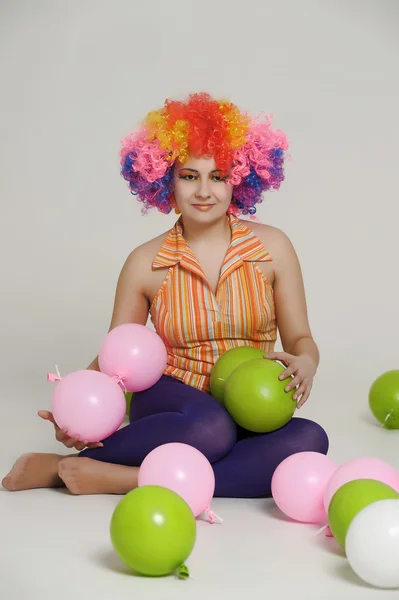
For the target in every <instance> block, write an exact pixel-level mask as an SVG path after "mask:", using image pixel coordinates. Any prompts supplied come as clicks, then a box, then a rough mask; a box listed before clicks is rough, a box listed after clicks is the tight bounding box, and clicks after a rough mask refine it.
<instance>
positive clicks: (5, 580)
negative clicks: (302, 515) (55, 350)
mask: <svg viewBox="0 0 399 600" xmlns="http://www.w3.org/2000/svg"><path fill="white" fill-rule="evenodd" d="M39 387H40V389H39ZM39 387H38V389H37V390H36V391H32V394H31V396H30V398H29V399H26V400H25V402H26V404H25V405H24V407H23V410H21V404H20V397H19V396H18V395H17V393H16V392H15V390H14V391H12V389H11V386H10V388H9V389H8V390H3V393H5V394H6V397H7V402H6V403H4V404H5V407H4V409H3V408H2V424H1V425H0V428H1V436H0V438H1V446H2V451H1V452H0V473H1V475H2V476H3V474H5V473H6V472H7V471H8V470H9V468H10V466H11V464H12V463H13V461H14V460H15V459H16V458H17V456H19V455H20V454H21V453H24V452H28V451H45V452H51V451H58V452H59V451H60V450H59V448H58V447H57V444H56V442H54V441H53V440H52V431H51V428H50V427H49V425H48V424H47V423H44V422H41V421H40V420H39V419H38V418H36V417H35V411H36V410H37V409H39V408H46V405H45V404H46V402H44V403H43V393H44V387H42V386H39ZM328 388H329V389H330V392H329V393H328V391H327V392H326V389H328ZM344 389H345V398H346V400H347V401H346V402H345V398H343V397H342V395H341V397H340V399H339V403H338V402H337V397H336V394H335V392H334V390H332V389H331V386H323V385H322V382H320V383H319V386H317V385H316V386H315V388H314V391H313V394H312V397H311V400H309V402H308V404H307V405H306V406H305V407H304V408H302V409H301V414H300V416H304V417H307V418H313V419H315V420H318V421H319V422H320V423H321V424H322V425H323V426H324V427H325V428H326V429H327V430H328V433H329V435H330V442H331V446H330V456H331V457H332V458H333V459H334V460H336V462H337V463H339V464H342V463H343V462H345V461H347V460H350V459H352V458H356V457H359V456H375V457H378V458H380V459H382V460H386V461H388V462H390V463H391V464H392V465H393V466H395V467H396V468H398V469H399V453H398V451H397V449H398V441H399V431H396V432H395V431H391V432H389V431H386V430H384V429H382V428H381V427H379V426H378V424H376V423H375V422H374V420H373V418H372V417H371V415H370V414H369V411H368V406H367V398H366V397H365V389H366V387H365V384H364V383H362V384H361V385H359V382H357V381H356V378H353V379H352V380H351V378H350V377H348V380H347V381H346V383H345V386H344ZM2 396H3V397H4V395H3V394H2ZM45 397H46V398H47V397H48V391H46V392H45ZM298 416H299V415H298ZM119 499H120V497H118V496H72V495H70V494H69V493H68V492H66V491H64V490H32V491H27V492H15V493H10V492H6V491H5V490H3V489H2V488H1V489H0V520H1V544H0V571H1V578H0V598H2V599H3V598H4V599H5V600H25V599H26V600H28V599H29V600H36V599H37V600H38V599H39V598H40V599H41V600H47V598H55V599H57V600H70V599H71V598H74V599H77V598H79V599H84V600H92V599H93V600H94V599H95V600H111V599H112V598H115V597H119V598H136V599H137V598H140V599H141V598H146V599H148V600H150V599H151V598H156V599H157V600H168V599H171V600H172V598H173V599H176V600H178V599H180V598H185V599H186V598H189V599H190V600H196V599H200V598H201V600H203V599H204V598H209V600H213V599H214V598H215V599H216V598H243V597H245V596H246V597H251V598H252V597H259V598H275V597H277V594H279V595H282V596H283V597H295V598H296V599H297V600H298V599H302V598H303V599H304V600H311V599H317V600H324V599H326V600H327V599H331V600H333V599H334V600H336V599H337V598H340V600H343V599H347V598H348V599H349V598H350V599H351V600H356V599H357V598H359V599H361V600H367V599H368V598H387V599H388V598H397V597H398V593H399V592H398V590H396V591H390V590H388V591H386V590H378V589H374V588H371V587H369V586H367V585H366V584H364V583H363V582H362V581H360V580H359V579H358V578H357V577H356V576H355V575H354V574H353V572H352V571H351V569H350V567H349V565H348V562H347V560H346V558H345V556H344V554H343V552H342V550H341V549H340V548H339V547H338V545H337V544H336V542H335V541H334V540H333V539H330V538H325V537H324V535H316V533H317V531H318V529H319V527H317V526H310V525H303V524H298V523H294V522H291V521H289V520H287V519H285V518H284V516H283V515H282V514H281V513H280V512H279V510H278V509H277V508H276V506H275V504H274V502H273V500H272V499H267V500H234V499H231V500H225V499H215V500H214V501H213V504H212V508H213V510H214V512H216V513H217V514H218V515H220V516H221V517H222V518H223V519H224V522H223V524H222V525H218V524H214V525H210V524H208V523H205V522H198V536H197V543H196V546H195V549H194V551H193V553H192V555H191V557H190V558H189V560H188V562H187V564H188V566H189V569H190V572H191V575H192V578H191V579H189V580H187V581H179V580H177V579H175V578H174V577H167V578H162V579H147V578H144V577H136V576H132V575H131V574H130V573H129V571H128V569H127V568H125V567H124V565H123V564H122V563H120V561H119V559H118V558H117V557H116V556H115V554H114V552H113V548H112V546H111V542H110V536H109V523H110V519H111V515H112V512H113V510H114V508H115V506H116V504H117V503H118V501H119Z"/></svg>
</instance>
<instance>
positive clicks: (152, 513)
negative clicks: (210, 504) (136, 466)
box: [110, 486, 197, 577]
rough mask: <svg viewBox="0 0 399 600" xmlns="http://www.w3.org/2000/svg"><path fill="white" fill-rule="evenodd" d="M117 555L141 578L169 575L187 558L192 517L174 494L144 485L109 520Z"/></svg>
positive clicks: (193, 537)
mask: <svg viewBox="0 0 399 600" xmlns="http://www.w3.org/2000/svg"><path fill="white" fill-rule="evenodd" d="M110 529H111V540H112V544H113V546H114V549H115V552H116V554H117V555H118V556H119V558H120V559H121V560H122V561H123V562H124V563H125V564H126V565H127V566H128V567H130V568H131V569H133V571H135V572H136V573H139V574H141V575H147V576H151V577H161V576H164V575H170V574H171V573H173V572H174V571H176V569H179V567H183V569H184V565H183V563H184V561H185V560H187V558H188V557H189V556H190V554H191V552H192V550H193V548H194V544H195V540H196V535H197V525H196V521H195V518H194V515H193V513H192V511H191V509H190V507H189V506H188V504H186V502H185V501H184V500H183V499H182V498H181V497H180V496H179V495H178V494H176V493H175V492H172V491H171V490H169V489H167V488H163V487H159V486H143V487H139V488H136V489H134V490H132V491H131V492H129V493H128V494H126V496H124V497H123V498H122V500H121V501H120V502H119V503H118V505H117V506H116V508H115V510H114V513H113V515H112V519H111V528H110Z"/></svg>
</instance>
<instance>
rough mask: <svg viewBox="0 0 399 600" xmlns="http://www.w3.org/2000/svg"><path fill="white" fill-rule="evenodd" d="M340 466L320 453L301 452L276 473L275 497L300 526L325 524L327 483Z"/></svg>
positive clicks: (274, 476)
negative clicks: (324, 498)
mask: <svg viewBox="0 0 399 600" xmlns="http://www.w3.org/2000/svg"><path fill="white" fill-rule="evenodd" d="M337 468H338V465H337V464H336V463H335V462H333V461H332V460H331V458H329V457H328V456H325V455H324V454H320V453H318V452H298V453H296V454H292V455H291V456H289V457H288V458H286V459H285V460H283V461H282V462H281V463H280V464H279V466H278V467H277V469H276V470H275V471H274V474H273V478H272V496H273V498H274V501H275V503H276V504H277V506H278V507H279V509H280V510H281V511H282V512H283V513H284V514H285V515H287V517H290V518H291V519H294V520H295V521H300V522H301V523H323V522H326V521H327V513H326V510H325V508H324V504H323V495H324V490H325V487H326V485H327V482H328V481H329V479H330V478H331V476H332V475H333V473H334V472H335V471H336V470H337Z"/></svg>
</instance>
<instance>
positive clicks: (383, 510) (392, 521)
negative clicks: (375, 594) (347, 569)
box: [345, 500, 399, 588]
mask: <svg viewBox="0 0 399 600" xmlns="http://www.w3.org/2000/svg"><path fill="white" fill-rule="evenodd" d="M345 550H346V556H347V558H348V561H349V564H350V566H351V567H352V569H353V570H354V572H355V573H356V574H357V575H358V577H360V579H363V581H365V582H366V583H369V584H370V585H372V586H374V587H379V588H397V587H399V500H379V501H378V502H373V503H372V504H369V505H368V506H366V508H364V509H363V510H361V511H360V512H359V513H358V514H357V515H356V517H355V518H354V519H353V521H352V523H351V524H350V526H349V529H348V533H347V535H346V540H345Z"/></svg>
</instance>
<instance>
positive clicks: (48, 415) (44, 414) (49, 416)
mask: <svg viewBox="0 0 399 600" xmlns="http://www.w3.org/2000/svg"><path fill="white" fill-rule="evenodd" d="M37 414H38V415H39V417H41V418H42V419H44V420H45V421H50V423H52V424H53V425H54V427H56V429H59V427H58V425H57V422H56V420H55V419H54V416H53V413H51V412H50V411H48V410H39V412H38V413H37Z"/></svg>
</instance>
